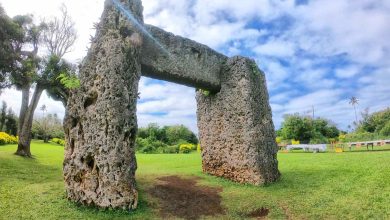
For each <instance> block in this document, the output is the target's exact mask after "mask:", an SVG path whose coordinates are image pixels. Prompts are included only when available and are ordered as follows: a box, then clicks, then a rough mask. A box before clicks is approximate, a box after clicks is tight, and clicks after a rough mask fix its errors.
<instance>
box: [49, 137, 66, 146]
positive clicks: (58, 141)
mask: <svg viewBox="0 0 390 220" xmlns="http://www.w3.org/2000/svg"><path fill="white" fill-rule="evenodd" d="M51 142H53V143H56V144H59V145H62V146H65V140H63V139H60V138H53V139H51Z"/></svg>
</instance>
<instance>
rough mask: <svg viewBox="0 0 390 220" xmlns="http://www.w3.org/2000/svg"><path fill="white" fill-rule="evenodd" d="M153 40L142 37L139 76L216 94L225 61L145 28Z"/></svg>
mask: <svg viewBox="0 0 390 220" xmlns="http://www.w3.org/2000/svg"><path fill="white" fill-rule="evenodd" d="M145 28H146V29H147V31H148V32H149V33H150V34H151V35H152V36H153V38H154V39H155V40H152V39H151V38H150V37H147V36H144V43H143V47H142V55H141V65H142V75H143V76H148V77H151V78H156V79H161V80H166V81H170V82H174V83H179V84H184V85H187V86H191V87H195V88H200V89H205V90H209V91H213V92H218V91H219V90H220V88H221V82H220V73H221V69H222V66H223V65H224V64H225V63H226V61H227V59H228V58H227V57H226V56H224V55H222V54H220V53H218V52H216V51H214V50H213V49H211V48H209V47H207V46H205V45H203V44H200V43H197V42H195V41H193V40H190V39H187V38H184V37H180V36H176V35H174V34H172V33H169V32H166V31H164V30H162V29H160V28H158V27H155V26H152V25H145Z"/></svg>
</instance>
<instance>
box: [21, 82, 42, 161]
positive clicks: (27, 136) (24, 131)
mask: <svg viewBox="0 0 390 220" xmlns="http://www.w3.org/2000/svg"><path fill="white" fill-rule="evenodd" d="M42 92H43V88H42V87H40V86H39V85H37V86H36V88H35V91H34V94H33V97H32V99H31V103H30V105H29V106H28V108H27V110H25V111H24V113H23V112H22V109H21V112H20V113H21V114H20V115H22V116H23V117H22V120H21V121H20V123H19V143H18V149H17V151H16V153H15V154H16V155H19V156H23V157H31V151H30V143H31V128H32V121H33V118H34V112H35V109H36V108H37V105H38V102H39V99H40V98H41V95H42ZM23 98H24V96H23ZM23 101H24V100H23ZM22 105H23V102H22Z"/></svg>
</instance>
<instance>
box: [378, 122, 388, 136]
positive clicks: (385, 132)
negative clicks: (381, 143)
mask: <svg viewBox="0 0 390 220" xmlns="http://www.w3.org/2000/svg"><path fill="white" fill-rule="evenodd" d="M380 134H381V135H382V136H386V137H390V121H388V122H387V123H386V124H385V126H383V128H382V129H381V131H380Z"/></svg>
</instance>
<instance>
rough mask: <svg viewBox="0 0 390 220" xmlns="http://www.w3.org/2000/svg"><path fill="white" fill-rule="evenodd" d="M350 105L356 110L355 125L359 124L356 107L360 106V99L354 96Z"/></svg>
mask: <svg viewBox="0 0 390 220" xmlns="http://www.w3.org/2000/svg"><path fill="white" fill-rule="evenodd" d="M349 104H351V105H352V106H353V109H354V110H355V124H356V125H357V124H358V118H357V113H356V105H357V104H359V99H357V98H356V97H355V96H352V97H351V99H350V100H349Z"/></svg>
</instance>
